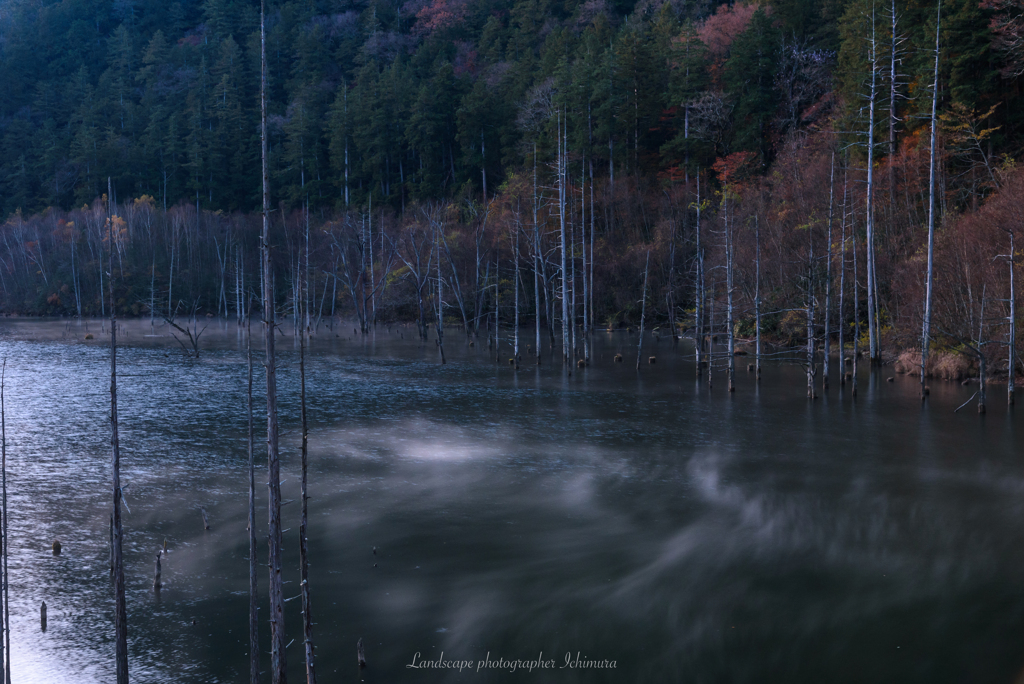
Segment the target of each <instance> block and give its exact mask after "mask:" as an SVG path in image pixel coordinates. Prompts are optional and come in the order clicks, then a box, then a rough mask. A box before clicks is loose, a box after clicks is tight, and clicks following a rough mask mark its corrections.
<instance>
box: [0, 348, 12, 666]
mask: <svg viewBox="0 0 1024 684" xmlns="http://www.w3.org/2000/svg"><path fill="white" fill-rule="evenodd" d="M6 379H7V357H4V363H3V369H2V370H0V450H2V451H0V478H2V480H0V484H2V486H3V492H2V494H3V501H2V502H0V505H2V506H3V510H2V511H0V514H2V515H3V539H2V541H3V578H2V579H3V587H2V589H3V595H2V596H0V600H2V602H3V615H0V620H2V621H3V623H2V626H3V636H4V641H3V651H4V660H3V672H4V682H5V684H11V609H10V603H11V598H10V585H9V582H8V578H9V575H8V572H7V517H8V509H7V407H6V405H5V404H4V390H5V384H6Z"/></svg>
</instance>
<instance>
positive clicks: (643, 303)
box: [636, 250, 651, 370]
mask: <svg viewBox="0 0 1024 684" xmlns="http://www.w3.org/2000/svg"><path fill="white" fill-rule="evenodd" d="M650 267H651V250H647V261H646V262H645V265H644V289H643V293H642V294H641V295H640V341H639V342H638V343H637V345H636V369H637V370H640V356H641V355H642V354H643V350H644V317H645V316H646V314H647V275H648V273H649V272H650Z"/></svg>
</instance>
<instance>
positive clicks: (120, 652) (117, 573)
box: [4, 178, 128, 684]
mask: <svg viewBox="0 0 1024 684" xmlns="http://www.w3.org/2000/svg"><path fill="white" fill-rule="evenodd" d="M107 187H108V190H107V238H108V242H109V245H110V250H109V252H108V261H107V268H108V269H109V270H108V273H109V276H108V278H107V283H108V285H109V287H110V447H111V473H112V475H113V482H112V485H113V487H112V489H113V492H112V493H113V497H114V501H113V504H114V652H115V656H114V662H115V666H116V670H117V684H128V611H127V608H126V606H125V586H124V555H123V553H122V543H123V539H124V528H123V527H122V525H121V451H120V444H119V442H118V437H117V309H116V308H115V306H114V233H113V216H112V215H111V213H110V197H111V194H112V193H111V192H110V188H111V182H110V179H109V178H108V179H107ZM6 527H7V520H6V518H5V519H4V528H5V532H6ZM5 536H6V535H5ZM5 541H6V540H5ZM6 551H7V545H6V544H4V552H5V553H6ZM8 675H9V671H8Z"/></svg>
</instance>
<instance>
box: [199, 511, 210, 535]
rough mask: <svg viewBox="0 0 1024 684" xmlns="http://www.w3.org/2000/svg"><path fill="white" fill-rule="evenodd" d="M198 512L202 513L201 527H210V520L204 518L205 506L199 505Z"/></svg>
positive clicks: (206, 528)
mask: <svg viewBox="0 0 1024 684" xmlns="http://www.w3.org/2000/svg"><path fill="white" fill-rule="evenodd" d="M199 512H200V513H202V514H203V529H204V530H208V529H210V521H209V520H207V518H206V507H205V506H200V507H199Z"/></svg>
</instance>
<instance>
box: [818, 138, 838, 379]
mask: <svg viewBox="0 0 1024 684" xmlns="http://www.w3.org/2000/svg"><path fill="white" fill-rule="evenodd" d="M835 177H836V153H835V152H833V153H832V163H831V164H830V165H829V177H828V236H827V238H826V245H827V249H826V251H825V316H824V318H825V336H824V338H823V339H822V365H821V388H822V389H823V390H824V391H826V392H827V391H828V374H829V370H830V368H829V361H830V358H829V357H830V356H831V354H832V348H831V343H832V340H831V339H830V338H831V334H832V331H831V330H829V323H830V322H831V321H830V319H829V316H830V314H831V313H832V208H833V206H834V204H835V203H834V202H833V200H834V198H835Z"/></svg>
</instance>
